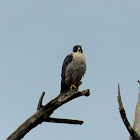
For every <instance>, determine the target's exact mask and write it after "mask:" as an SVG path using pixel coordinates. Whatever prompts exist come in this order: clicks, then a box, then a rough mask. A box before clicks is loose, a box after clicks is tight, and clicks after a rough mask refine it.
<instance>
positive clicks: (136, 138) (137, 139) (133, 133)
mask: <svg viewBox="0 0 140 140" xmlns="http://www.w3.org/2000/svg"><path fill="white" fill-rule="evenodd" d="M118 103H119V111H120V115H121V118H122V120H123V122H124V125H125V126H126V128H127V130H128V132H129V133H130V135H131V136H132V138H133V139H134V140H140V136H139V135H138V133H137V132H136V131H135V130H134V129H133V128H132V126H131V125H130V123H129V121H128V119H127V116H126V113H125V109H124V107H123V103H122V99H121V91H120V85H119V84H118Z"/></svg>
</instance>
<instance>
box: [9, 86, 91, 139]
mask: <svg viewBox="0 0 140 140" xmlns="http://www.w3.org/2000/svg"><path fill="white" fill-rule="evenodd" d="M44 94H45V93H44V92H43V93H42V95H41V97H40V100H39V103H38V107H37V112H36V113H34V114H33V115H32V116H31V117H30V118H28V119H27V120H26V121H25V122H24V123H23V124H22V125H21V126H19V127H18V128H17V130H15V131H14V132H13V133H12V134H11V135H10V136H9V137H8V138H7V140H20V139H22V138H23V137H24V136H25V135H26V134H27V133H28V132H29V131H30V130H32V129H33V128H34V127H36V126H37V125H39V124H41V123H42V122H56V123H70V124H82V123H83V122H82V121H80V120H70V119H58V118H50V115H51V114H52V113H53V112H54V111H55V110H56V109H57V108H58V107H60V106H62V105H63V104H65V103H67V102H69V101H71V100H73V99H75V98H77V97H80V96H89V95H90V91H89V89H87V90H83V91H81V92H80V91H75V90H73V91H68V92H66V93H62V94H59V95H58V96H57V97H56V98H55V99H53V100H51V101H50V102H49V103H48V104H46V105H45V106H42V99H43V97H44ZM76 121H77V123H76Z"/></svg>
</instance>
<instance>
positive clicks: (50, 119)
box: [46, 118, 84, 125]
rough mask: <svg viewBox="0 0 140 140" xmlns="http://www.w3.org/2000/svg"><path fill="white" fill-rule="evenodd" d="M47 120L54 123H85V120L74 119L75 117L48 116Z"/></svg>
mask: <svg viewBox="0 0 140 140" xmlns="http://www.w3.org/2000/svg"><path fill="white" fill-rule="evenodd" d="M46 122H52V123H67V124H80V125H81V124H83V123H84V122H83V121H81V120H73V119H62V118H48V119H47V120H46Z"/></svg>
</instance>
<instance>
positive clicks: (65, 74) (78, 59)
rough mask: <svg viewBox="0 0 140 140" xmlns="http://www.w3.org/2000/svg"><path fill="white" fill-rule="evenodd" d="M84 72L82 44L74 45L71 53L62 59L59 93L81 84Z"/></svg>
mask: <svg viewBox="0 0 140 140" xmlns="http://www.w3.org/2000/svg"><path fill="white" fill-rule="evenodd" d="M85 72H86V57H85V54H84V53H83V49H82V46H80V45H75V46H74V47H73V50H72V53H71V54H69V55H67V57H66V58H65V59H64V61H63V65H62V71H61V90H60V93H63V92H66V91H69V90H73V89H76V90H78V88H79V86H80V85H81V84H82V81H81V79H82V77H83V76H84V74H85Z"/></svg>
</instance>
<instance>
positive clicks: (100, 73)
mask: <svg viewBox="0 0 140 140" xmlns="http://www.w3.org/2000/svg"><path fill="white" fill-rule="evenodd" d="M77 44H79V45H82V47H83V51H84V53H85V55H86V58H87V72H86V74H85V77H84V79H83V84H82V85H81V87H80V90H83V89H88V88H89V89H90V91H91V96H89V97H80V98H77V99H75V100H73V101H71V102H69V103H67V104H65V105H63V106H62V107H60V108H59V109H57V110H56V111H55V112H54V113H53V114H52V116H53V117H62V118H71V119H80V120H84V124H83V125H81V126H79V125H68V124H53V123H43V124H41V125H39V126H37V127H36V128H34V129H33V130H31V131H30V132H29V133H28V134H27V135H26V136H25V137H24V138H23V139H24V140H46V139H48V140H56V139H59V140H64V139H67V140H77V139H79V140H85V139H87V140H93V139H94V140H102V139H104V140H106V139H107V140H112V139H113V140H118V139H119V140H128V139H129V133H128V132H127V130H126V128H125V126H124V124H123V122H122V120H121V117H120V114H119V109H118V102H117V86H118V83H120V86H121V92H122V99H123V103H124V107H125V109H126V112H127V116H128V119H129V121H130V123H131V124H132V125H133V122H134V114H135V106H136V103H137V98H138V91H139V85H138V83H137V80H139V79H140V59H139V56H140V1H139V0H117V1H113V0H106V1H104V0H96V1H95V0H86V1H85V0H71V1H68V0H59V1H56V0H40V1H38V0H12V1H11V0H1V1H0V110H1V115H0V131H1V133H0V139H1V140H5V139H6V138H7V137H8V136H9V135H10V134H11V133H12V132H13V131H14V130H16V129H17V127H19V126H20V125H21V124H22V123H23V122H24V121H25V120H26V119H28V118H29V117H30V116H31V115H32V114H33V113H35V112H36V108H37V104H38V100H39V98H40V95H41V93H42V91H45V92H46V95H45V97H44V100H43V104H46V103H48V102H49V101H50V100H52V99H53V98H55V97H56V96H57V95H58V94H59V92H60V83H61V68H62V63H63V60H64V58H65V57H66V56H67V55H68V54H69V53H71V52H72V48H73V46H74V45H77Z"/></svg>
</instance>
